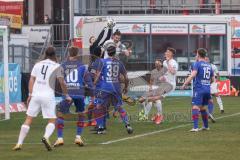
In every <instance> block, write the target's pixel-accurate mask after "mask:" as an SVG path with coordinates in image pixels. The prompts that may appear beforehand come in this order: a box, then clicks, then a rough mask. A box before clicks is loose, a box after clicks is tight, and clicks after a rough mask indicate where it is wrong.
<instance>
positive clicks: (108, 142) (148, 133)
mask: <svg viewBox="0 0 240 160" xmlns="http://www.w3.org/2000/svg"><path fill="white" fill-rule="evenodd" d="M238 115H240V112H238V113H234V114H231V115H226V116H221V117H218V118H216V119H223V118H229V117H234V116H238ZM190 125H192V124H182V125H179V126H175V127H171V128H167V129H163V130H158V131H153V132H147V133H143V134H139V135H135V136H132V137H125V138H121V139H116V140H111V141H107V142H102V143H100V144H105V145H106V144H112V143H116V142H121V141H126V140H131V139H136V138H141V137H145V136H149V135H154V134H157V133H163V132H168V131H171V130H174V129H178V128H184V127H187V126H190Z"/></svg>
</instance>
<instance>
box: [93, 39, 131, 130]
mask: <svg viewBox="0 0 240 160" xmlns="http://www.w3.org/2000/svg"><path fill="white" fill-rule="evenodd" d="M107 53H108V56H109V58H106V59H102V60H101V67H99V68H98V70H97V73H96V75H97V76H96V79H95V81H94V83H95V84H96V83H97V82H98V79H99V78H100V77H102V80H101V84H100V86H101V91H100V92H98V93H97V96H96V101H97V107H96V112H95V115H96V120H97V126H98V130H97V132H96V133H97V134H103V133H104V132H105V130H104V115H105V114H106V112H107V110H108V107H109V106H110V105H112V106H114V107H115V110H117V111H118V112H119V113H120V116H121V119H122V121H123V123H124V125H125V127H126V129H127V132H128V133H129V134H131V133H132V132H133V129H132V127H131V126H130V124H129V119H128V115H127V113H126V111H125V110H124V109H123V108H122V91H121V84H120V76H121V75H122V76H123V77H124V79H125V87H124V89H123V92H124V93H127V88H128V78H127V72H126V69H125V67H124V65H123V64H122V63H121V61H119V60H118V59H117V58H115V54H116V47H115V44H112V45H109V46H108V48H107Z"/></svg>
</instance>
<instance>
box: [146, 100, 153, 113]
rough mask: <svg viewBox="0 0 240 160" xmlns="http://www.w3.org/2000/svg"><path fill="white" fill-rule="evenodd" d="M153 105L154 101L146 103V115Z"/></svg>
mask: <svg viewBox="0 0 240 160" xmlns="http://www.w3.org/2000/svg"><path fill="white" fill-rule="evenodd" d="M152 105H153V103H152V102H148V103H147V104H146V105H144V114H145V115H146V116H148V114H149V112H150V111H151V109H152Z"/></svg>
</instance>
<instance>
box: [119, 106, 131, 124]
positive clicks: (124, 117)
mask: <svg viewBox="0 0 240 160" xmlns="http://www.w3.org/2000/svg"><path fill="white" fill-rule="evenodd" d="M118 112H119V114H120V116H121V119H122V121H123V123H124V124H125V126H126V125H129V119H128V115H127V112H126V110H125V109H123V108H122V107H119V108H118Z"/></svg>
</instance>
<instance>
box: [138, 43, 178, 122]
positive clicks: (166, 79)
mask: <svg viewBox="0 0 240 160" xmlns="http://www.w3.org/2000/svg"><path fill="white" fill-rule="evenodd" d="M175 53H176V50H175V49H174V48H170V47H169V48H167V50H166V52H165V58H166V60H165V61H164V62H163V70H164V68H165V69H166V70H167V71H166V72H165V71H163V72H164V73H165V74H164V75H161V73H160V74H159V73H158V74H157V72H156V73H154V75H155V76H156V75H159V77H158V80H159V81H160V83H159V84H160V85H159V87H158V89H155V91H154V90H152V89H151V88H150V91H149V93H150V94H151V93H153V95H150V96H149V95H147V97H141V98H140V99H139V102H141V103H143V102H144V101H145V100H147V106H146V108H150V106H152V103H153V102H154V103H155V105H156V107H157V110H158V113H157V114H156V115H155V116H154V117H153V118H152V120H153V121H154V122H155V124H160V123H161V122H162V120H163V118H164V117H163V114H162V99H163V98H165V97H166V95H167V94H169V93H170V92H172V91H174V90H175V88H176V74H177V70H178V63H177V62H176V61H175V60H174V59H173V56H174V54H175ZM155 79H156V78H155ZM155 81H156V80H155ZM155 83H156V82H155ZM151 90H152V91H151Z"/></svg>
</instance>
